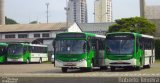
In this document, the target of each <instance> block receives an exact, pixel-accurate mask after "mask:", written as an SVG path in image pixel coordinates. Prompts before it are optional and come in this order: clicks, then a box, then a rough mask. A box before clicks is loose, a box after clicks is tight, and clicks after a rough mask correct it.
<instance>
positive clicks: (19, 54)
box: [7, 43, 48, 63]
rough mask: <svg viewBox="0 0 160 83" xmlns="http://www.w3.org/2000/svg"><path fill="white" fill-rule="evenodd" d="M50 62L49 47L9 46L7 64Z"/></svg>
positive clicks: (36, 45)
mask: <svg viewBox="0 0 160 83" xmlns="http://www.w3.org/2000/svg"><path fill="white" fill-rule="evenodd" d="M43 61H48V48H47V45H40V44H24V43H17V44H9V45H8V50H7V62H26V63H30V62H39V63H42V62H43Z"/></svg>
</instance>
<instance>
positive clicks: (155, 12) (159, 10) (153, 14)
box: [145, 6, 160, 19]
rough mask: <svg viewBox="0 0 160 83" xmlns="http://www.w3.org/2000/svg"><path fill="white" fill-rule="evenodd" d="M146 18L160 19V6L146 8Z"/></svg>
mask: <svg viewBox="0 0 160 83" xmlns="http://www.w3.org/2000/svg"><path fill="white" fill-rule="evenodd" d="M145 18H147V19H160V6H146V7H145Z"/></svg>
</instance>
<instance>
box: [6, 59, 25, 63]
mask: <svg viewBox="0 0 160 83" xmlns="http://www.w3.org/2000/svg"><path fill="white" fill-rule="evenodd" d="M7 62H23V58H19V59H12V58H7Z"/></svg>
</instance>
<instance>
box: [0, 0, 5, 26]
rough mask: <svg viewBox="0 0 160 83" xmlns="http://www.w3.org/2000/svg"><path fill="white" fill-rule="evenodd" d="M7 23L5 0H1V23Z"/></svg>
mask: <svg viewBox="0 0 160 83" xmlns="http://www.w3.org/2000/svg"><path fill="white" fill-rule="evenodd" d="M3 24H5V15H4V0H0V25H3Z"/></svg>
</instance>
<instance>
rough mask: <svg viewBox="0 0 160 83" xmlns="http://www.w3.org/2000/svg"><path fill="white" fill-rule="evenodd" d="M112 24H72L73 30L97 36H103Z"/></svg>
mask: <svg viewBox="0 0 160 83" xmlns="http://www.w3.org/2000/svg"><path fill="white" fill-rule="evenodd" d="M112 24H114V22H108V23H74V26H73V25H72V27H74V28H76V27H77V28H80V29H81V31H82V32H88V33H94V34H99V35H105V34H106V32H108V29H109V26H111V25H112Z"/></svg>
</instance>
